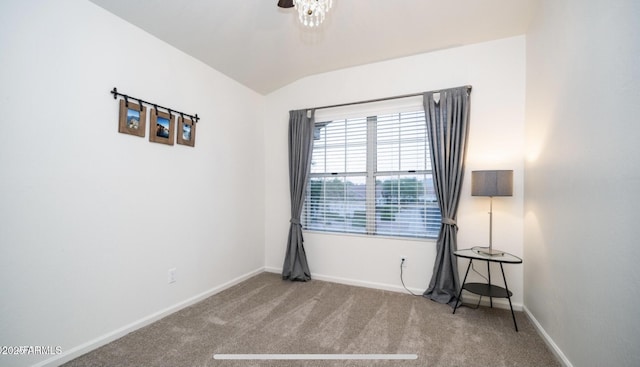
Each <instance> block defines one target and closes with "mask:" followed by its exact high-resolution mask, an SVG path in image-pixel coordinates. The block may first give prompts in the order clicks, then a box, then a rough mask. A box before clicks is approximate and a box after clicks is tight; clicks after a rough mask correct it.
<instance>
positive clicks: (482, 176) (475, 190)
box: [471, 170, 513, 196]
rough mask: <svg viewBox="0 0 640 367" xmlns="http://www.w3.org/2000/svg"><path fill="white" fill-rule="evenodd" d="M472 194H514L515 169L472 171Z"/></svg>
mask: <svg viewBox="0 0 640 367" xmlns="http://www.w3.org/2000/svg"><path fill="white" fill-rule="evenodd" d="M471 196H513V170H499V171H472V172H471Z"/></svg>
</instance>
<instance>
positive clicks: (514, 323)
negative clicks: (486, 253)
mask: <svg viewBox="0 0 640 367" xmlns="http://www.w3.org/2000/svg"><path fill="white" fill-rule="evenodd" d="M500 271H502V280H504V289H506V290H507V300H508V301H509V308H510V309H511V317H513V326H515V327H516V332H517V331H518V324H517V323H516V315H515V314H514V313H513V305H511V296H509V287H508V286H507V278H506V277H505V276H504V269H503V268H502V263H500Z"/></svg>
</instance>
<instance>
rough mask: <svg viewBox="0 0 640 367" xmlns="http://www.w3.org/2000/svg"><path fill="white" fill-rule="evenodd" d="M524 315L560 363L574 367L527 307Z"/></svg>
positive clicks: (567, 366)
mask: <svg viewBox="0 0 640 367" xmlns="http://www.w3.org/2000/svg"><path fill="white" fill-rule="evenodd" d="M524 313H525V314H526V315H527V317H528V318H529V320H531V323H532V324H533V326H534V327H535V328H536V330H537V331H538V334H540V336H541V337H542V340H544V342H545V343H547V345H548V346H549V348H551V351H552V352H553V354H554V355H555V356H556V358H557V359H558V361H560V363H562V365H563V366H565V367H573V365H572V364H571V362H570V361H569V359H568V358H567V356H566V355H564V353H562V350H561V349H560V347H558V345H557V344H556V343H555V342H554V341H553V339H551V336H549V334H547V332H546V331H545V330H544V328H543V327H542V325H540V323H539V322H538V320H536V318H535V317H534V316H533V314H532V313H531V311H529V309H528V308H527V307H526V306H525V307H524Z"/></svg>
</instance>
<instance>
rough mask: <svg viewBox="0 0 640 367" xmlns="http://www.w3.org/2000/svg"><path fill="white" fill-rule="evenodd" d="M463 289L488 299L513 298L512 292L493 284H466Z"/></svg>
mask: <svg viewBox="0 0 640 367" xmlns="http://www.w3.org/2000/svg"><path fill="white" fill-rule="evenodd" d="M462 289H466V290H468V291H469V292H471V293H475V294H479V295H481V296H486V297H495V298H510V297H511V296H513V293H512V292H511V291H507V290H506V289H504V288H502V287H500V286H497V285H493V284H491V285H489V284H485V283H466V284H464V285H463V286H462Z"/></svg>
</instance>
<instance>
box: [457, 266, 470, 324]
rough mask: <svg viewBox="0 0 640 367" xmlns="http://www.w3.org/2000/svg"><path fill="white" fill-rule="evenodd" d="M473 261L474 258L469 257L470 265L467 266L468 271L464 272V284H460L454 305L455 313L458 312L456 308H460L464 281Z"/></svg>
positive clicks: (464, 281)
mask: <svg viewBox="0 0 640 367" xmlns="http://www.w3.org/2000/svg"><path fill="white" fill-rule="evenodd" d="M472 262H473V259H469V266H467V272H466V273H464V280H463V281H462V284H461V285H460V292H458V298H457V299H456V305H455V306H453V313H454V314H455V313H456V310H457V309H458V303H459V302H460V297H462V288H464V283H466V282H467V275H469V269H471V263H472Z"/></svg>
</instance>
